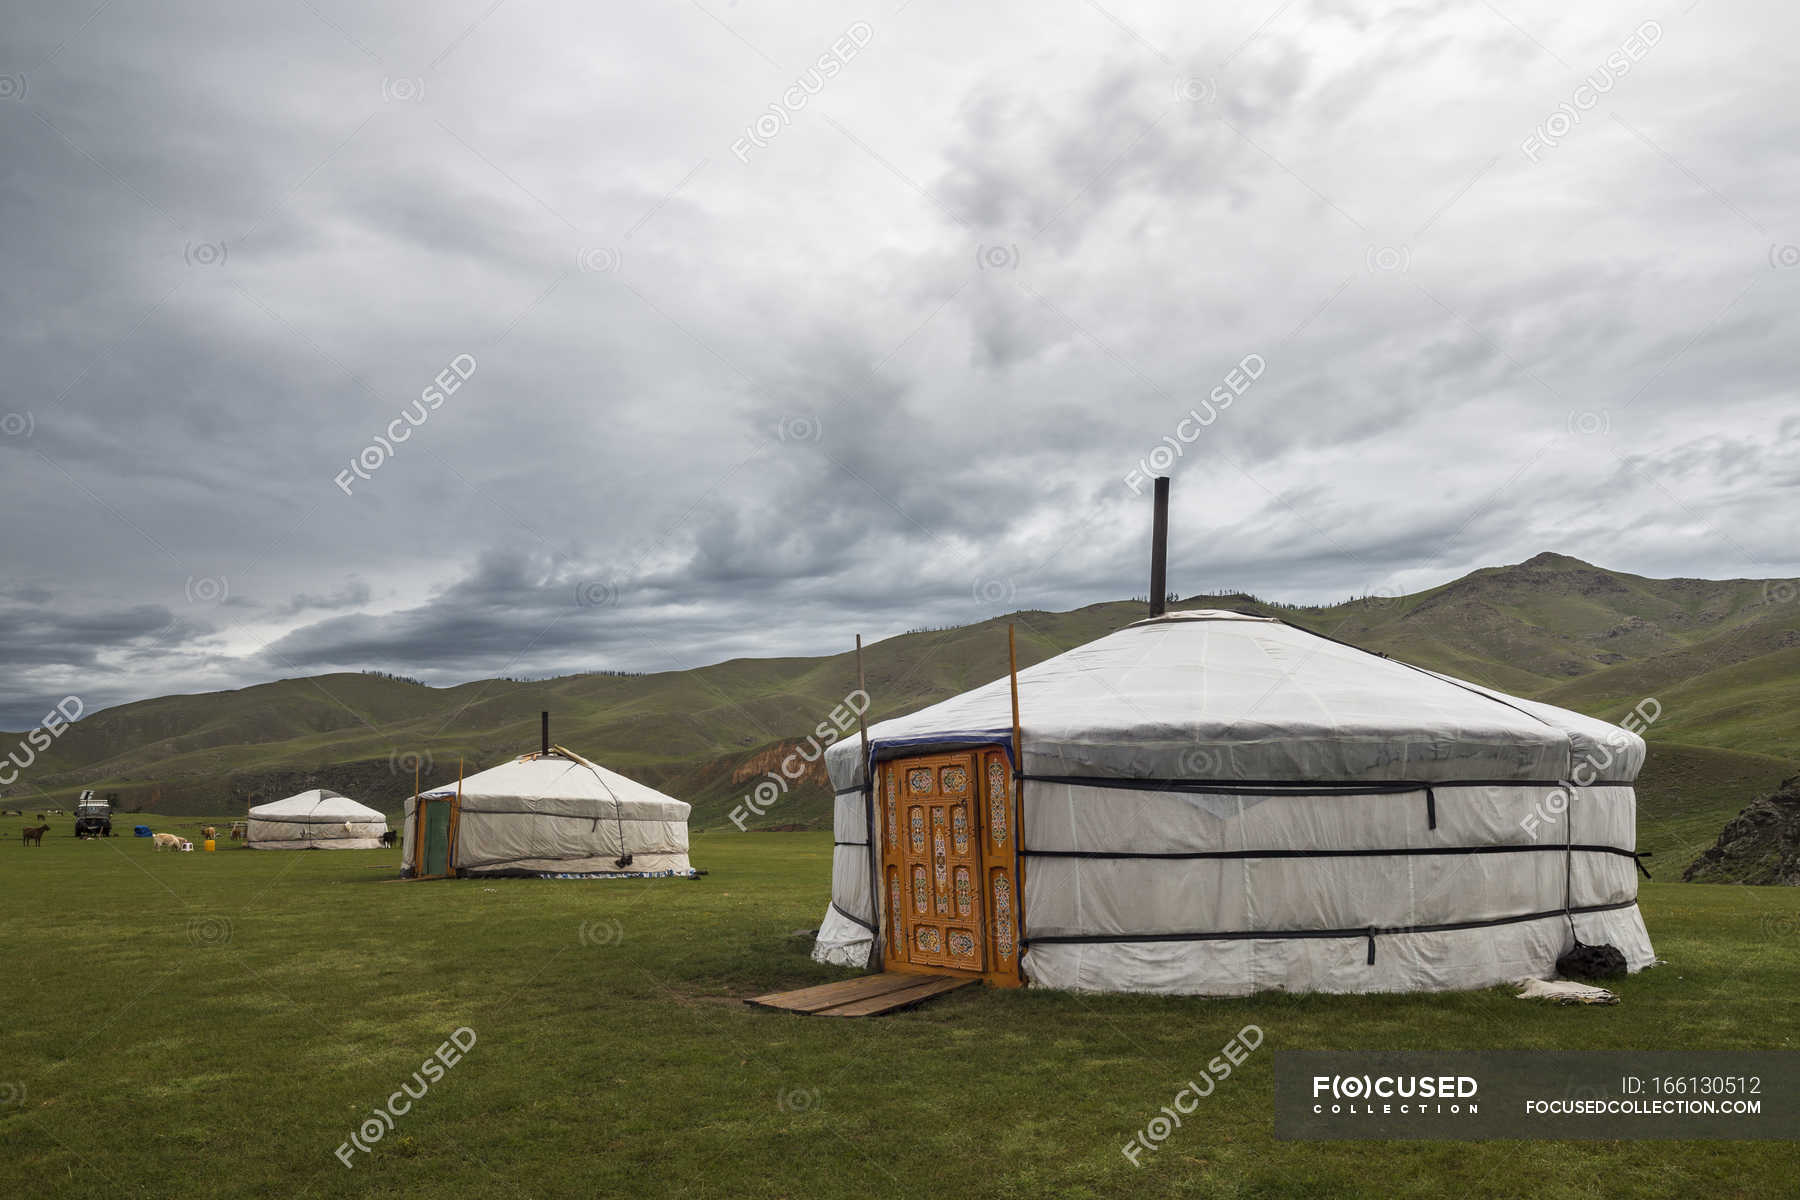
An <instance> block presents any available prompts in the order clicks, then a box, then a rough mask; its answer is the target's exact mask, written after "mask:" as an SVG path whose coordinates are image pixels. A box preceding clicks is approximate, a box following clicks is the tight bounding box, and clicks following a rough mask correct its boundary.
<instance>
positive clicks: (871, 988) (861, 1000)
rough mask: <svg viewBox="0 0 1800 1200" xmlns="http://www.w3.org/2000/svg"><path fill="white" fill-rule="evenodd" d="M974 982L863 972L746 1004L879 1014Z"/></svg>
mask: <svg viewBox="0 0 1800 1200" xmlns="http://www.w3.org/2000/svg"><path fill="white" fill-rule="evenodd" d="M975 982H977V981H976V980H973V979H964V978H962V977H960V976H954V975H901V974H898V973H896V972H892V971H884V972H882V973H881V974H879V975H860V976H858V977H857V978H855V979H844V980H840V981H838V982H837V983H822V984H819V985H818V986H817V987H809V988H801V989H800V990H799V991H797V992H771V993H769V994H768V995H767V996H752V997H751V998H750V999H748V1000H746V1001H744V1003H745V1004H754V1005H756V1006H758V1007H759V1008H779V1009H782V1010H784V1011H786V1012H795V1013H806V1014H809V1015H811V1016H815V1017H879V1016H881V1015H882V1014H883V1013H891V1012H898V1011H899V1010H900V1009H903V1008H911V1007H912V1006H913V1005H915V1004H923V1003H924V1002H925V1001H927V1000H929V999H931V998H932V997H933V996H941V995H943V994H944V993H945V992H953V991H955V990H956V989H957V988H959V987H967V986H968V985H969V984H971V983H975Z"/></svg>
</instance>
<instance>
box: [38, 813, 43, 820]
mask: <svg viewBox="0 0 1800 1200" xmlns="http://www.w3.org/2000/svg"><path fill="white" fill-rule="evenodd" d="M37 819H38V820H40V821H41V820H43V819H44V814H43V813H39V814H38V815H37Z"/></svg>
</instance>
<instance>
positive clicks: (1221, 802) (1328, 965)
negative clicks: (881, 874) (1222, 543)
mask: <svg viewBox="0 0 1800 1200" xmlns="http://www.w3.org/2000/svg"><path fill="white" fill-rule="evenodd" d="M1019 707H1020V714H1021V724H1022V733H1023V736H1022V742H1023V747H1024V762H1023V764H1022V776H1023V778H1022V781H1021V784H1020V787H1021V792H1020V797H1021V803H1022V806H1023V810H1024V811H1023V830H1022V833H1023V836H1022V840H1021V845H1022V847H1023V849H1024V852H1025V864H1026V867H1025V889H1024V904H1023V911H1022V918H1023V921H1024V929H1023V934H1022V938H1023V943H1024V945H1025V954H1024V956H1023V959H1022V966H1023V969H1024V972H1025V974H1026V977H1027V978H1028V980H1030V981H1031V982H1032V983H1035V984H1040V985H1048V986H1052V987H1062V988H1073V989H1089V990H1120V991H1151V992H1174V993H1201V994H1209V995H1241V994H1246V993H1249V992H1254V991H1260V990H1265V989H1286V990H1291V991H1331V992H1374V991H1411V990H1432V989H1450V988H1475V987H1486V986H1490V985H1493V984H1498V983H1503V982H1507V981H1510V980H1515V979H1518V978H1521V977H1524V976H1531V975H1543V974H1547V973H1549V972H1550V971H1552V970H1553V967H1554V963H1555V960H1556V958H1557V956H1558V955H1559V954H1561V953H1562V952H1563V951H1564V950H1566V949H1568V948H1569V946H1570V945H1571V944H1572V941H1571V930H1573V934H1574V936H1579V937H1580V939H1581V940H1582V941H1584V942H1589V943H1598V942H1609V943H1611V944H1613V945H1615V946H1617V947H1619V949H1620V950H1621V951H1623V952H1624V954H1625V956H1626V959H1627V962H1628V964H1629V965H1630V967H1631V969H1633V970H1637V969H1641V968H1642V967H1644V966H1647V965H1649V963H1650V962H1651V961H1652V960H1653V957H1654V955H1653V953H1652V951H1651V948H1650V942H1649V938H1648V935H1647V934H1646V933H1645V931H1644V926H1643V922H1642V919H1641V918H1640V917H1639V915H1638V911H1637V906H1636V896H1637V883H1636V880H1637V874H1636V872H1637V863H1636V860H1635V857H1634V852H1635V850H1636V797H1635V794H1634V792H1633V790H1632V787H1631V784H1632V782H1633V780H1635V778H1636V776H1637V773H1638V770H1639V769H1640V768H1641V767H1642V765H1643V759H1644V743H1643V740H1642V739H1641V738H1639V737H1638V736H1637V735H1636V734H1634V733H1631V732H1629V731H1628V730H1625V729H1622V728H1619V727H1617V726H1613V725H1609V724H1607V723H1606V722H1603V721H1598V720H1595V719H1593V718H1590V717H1585V716H1582V715H1580V714H1578V713H1573V712H1569V711H1567V710H1564V709H1559V708H1556V707H1554V706H1552V705H1547V704H1541V703H1536V702H1532V701H1527V700H1522V699H1519V698H1517V697H1512V696H1507V695H1505V694H1503V693H1499V692H1495V691H1492V690H1490V689H1485V688H1480V687H1476V686H1474V685H1471V684H1465V683H1462V682H1461V681H1458V680H1455V679H1452V678H1450V677H1448V676H1444V675H1439V674H1436V673H1434V672H1430V671H1425V670H1422V669H1419V668H1416V667H1412V666H1408V665H1406V664H1404V663H1401V662H1398V661H1394V660H1391V659H1387V658H1384V657H1382V656H1380V655H1376V654H1371V653H1368V652H1365V651H1362V650H1358V649H1356V648H1354V647H1351V646H1346V645H1343V644H1340V643H1337V642H1334V641H1332V640H1330V639H1328V638H1323V637H1319V636H1317V635H1315V634H1312V633H1309V632H1307V631H1305V630H1302V629H1298V628H1295V627H1293V626H1290V625H1287V624H1285V623H1283V622H1280V621H1278V620H1275V619H1273V618H1265V617H1256V616H1248V615H1244V614H1238V613H1228V612H1216V611H1202V612H1189V613H1176V614H1170V615H1169V616H1166V617H1163V618H1158V619H1155V620H1151V621H1142V622H1138V623H1137V624H1134V625H1131V626H1128V627H1127V628H1125V629H1123V630H1120V631H1119V632H1117V633H1114V634H1112V635H1110V636H1108V637H1105V638H1101V639H1100V640H1098V641H1095V642H1092V643H1090V644H1088V645H1086V646H1082V647H1079V648H1078V649H1075V650H1072V651H1070V652H1068V653H1066V654H1062V655H1059V656H1057V657H1055V658H1052V659H1049V660H1047V661H1045V662H1042V663H1039V664H1038V665H1037V666H1034V667H1031V668H1029V669H1027V670H1025V671H1022V672H1020V674H1019ZM1011 726H1012V707H1011V699H1010V690H1009V685H1008V681H1007V680H1006V679H999V680H996V681H994V682H993V683H991V684H988V685H987V686H985V687H981V688H977V689H975V690H974V691H971V692H967V693H964V694H963V695H960V696H956V697H953V698H951V699H949V700H946V701H944V702H942V703H940V704H935V705H932V706H930V707H929V708H925V709H922V710H920V711H918V712H916V713H912V714H910V715H908V716H905V717H900V718H897V719H894V720H890V721H884V722H881V723H880V724H877V725H875V726H874V727H872V728H871V729H870V730H869V738H870V749H871V757H872V758H873V759H874V760H875V761H878V762H879V761H881V760H884V759H887V758H893V757H900V756H905V755H910V754H920V753H926V752H930V751H934V750H945V749H954V748H956V747H959V746H968V745H975V744H1002V745H1006V744H1008V743H1010V740H1011V732H1012V730H1011ZM826 765H827V768H828V769H829V772H830V775H831V781H832V786H833V788H834V789H835V790H836V791H837V792H838V798H837V806H836V822H835V826H836V831H837V832H836V839H835V840H836V841H837V843H838V846H837V848H836V850H835V859H834V864H833V872H832V904H831V906H830V908H828V910H827V912H826V914H825V919H824V922H823V925H822V926H821V928H820V931H819V937H818V942H817V945H816V948H815V950H814V956H815V957H816V958H818V959H819V960H820V961H825V962H834V963H840V964H845V965H857V966H862V965H867V964H869V963H870V961H871V955H872V952H873V951H874V949H875V946H876V930H877V929H878V927H879V926H880V925H881V923H882V919H883V918H882V915H881V913H880V912H878V911H877V906H876V905H875V904H874V903H873V902H872V898H871V895H870V873H871V865H872V859H871V857H870V856H871V854H875V853H878V851H877V850H876V848H875V847H877V846H878V845H879V841H880V839H879V837H878V836H877V837H874V838H871V836H870V832H871V831H870V830H869V827H868V826H869V819H868V814H867V811H866V809H865V805H864V800H863V795H862V792H861V788H862V782H863V778H864V773H865V770H866V764H865V763H864V762H863V761H862V755H861V752H860V743H859V742H858V741H856V740H855V739H847V740H846V741H843V742H839V743H838V744H836V745H834V746H832V747H831V748H830V749H829V750H828V751H827V752H826ZM1571 780H1574V781H1577V782H1576V783H1574V784H1571V783H1570V781H1571Z"/></svg>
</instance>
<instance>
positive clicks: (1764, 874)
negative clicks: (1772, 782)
mask: <svg viewBox="0 0 1800 1200" xmlns="http://www.w3.org/2000/svg"><path fill="white" fill-rule="evenodd" d="M1681 877H1682V878H1683V879H1685V880H1687V881H1688V882H1689V883H1773V884H1786V885H1787V886H1789V887H1795V886H1800V775H1794V776H1790V777H1789V778H1787V779H1785V780H1783V781H1782V783H1781V786H1780V787H1779V788H1776V789H1775V792H1774V794H1773V795H1769V796H1765V797H1763V798H1762V799H1761V800H1758V801H1756V802H1755V803H1753V804H1751V805H1750V807H1748V808H1746V809H1745V810H1744V811H1743V812H1741V813H1739V814H1738V815H1737V816H1735V817H1733V818H1732V819H1731V822H1730V823H1729V824H1728V825H1726V826H1725V829H1724V831H1723V832H1722V833H1720V834H1719V841H1718V844H1717V845H1715V846H1713V848H1712V849H1710V850H1708V851H1707V852H1706V853H1704V854H1702V855H1701V856H1700V857H1699V858H1696V859H1695V860H1694V861H1693V863H1692V864H1690V865H1689V866H1688V869H1687V870H1686V871H1683V872H1682V874H1681Z"/></svg>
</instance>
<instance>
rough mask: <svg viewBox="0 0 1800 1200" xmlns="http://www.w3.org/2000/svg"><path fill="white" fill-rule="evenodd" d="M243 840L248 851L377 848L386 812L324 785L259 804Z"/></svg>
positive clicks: (252, 813)
mask: <svg viewBox="0 0 1800 1200" xmlns="http://www.w3.org/2000/svg"><path fill="white" fill-rule="evenodd" d="M249 818H250V820H249V823H248V826H247V827H246V829H245V831H244V842H245V844H246V845H248V846H249V847H250V848H251V849H252V850H379V849H380V848H381V835H382V834H384V833H386V832H387V817H385V816H383V815H382V814H381V813H380V812H378V811H377V810H375V809H373V808H370V807H369V806H368V805H366V804H358V803H357V802H356V801H354V800H352V799H350V797H348V796H340V795H339V794H338V793H336V792H334V791H331V790H329V789H328V788H314V789H312V790H311V791H309V792H301V793H300V794H299V795H298V796H289V797H288V798H287V799H286V800H276V801H273V802H272V803H269V804H259V805H257V806H256V807H255V808H253V809H251V810H250V812H249Z"/></svg>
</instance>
